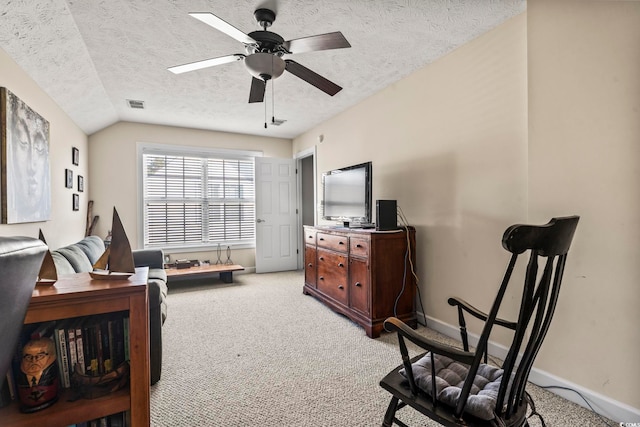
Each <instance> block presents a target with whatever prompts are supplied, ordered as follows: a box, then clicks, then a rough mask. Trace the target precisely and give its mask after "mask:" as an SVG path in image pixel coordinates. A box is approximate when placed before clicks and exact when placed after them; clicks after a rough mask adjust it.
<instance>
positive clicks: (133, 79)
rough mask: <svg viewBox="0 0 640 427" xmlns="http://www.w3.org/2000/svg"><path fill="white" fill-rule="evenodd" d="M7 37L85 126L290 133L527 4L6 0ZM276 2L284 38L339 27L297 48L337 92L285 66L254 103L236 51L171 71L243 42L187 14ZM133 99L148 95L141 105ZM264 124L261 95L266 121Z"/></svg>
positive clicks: (6, 44) (248, 17) (0, 35)
mask: <svg viewBox="0 0 640 427" xmlns="http://www.w3.org/2000/svg"><path fill="white" fill-rule="evenodd" d="M2 3H4V5H3V7H2V8H1V9H0V21H1V23H2V25H0V47H1V48H2V49H3V50H4V51H5V52H7V54H8V55H9V56H11V58H13V60H14V61H15V62H16V63H18V65H20V66H21V67H22V69H24V70H25V71H26V72H27V74H29V76H31V78H33V79H34V80H35V81H36V82H37V83H38V85H39V86H40V87H41V88H43V90H44V91H45V92H47V93H48V94H49V95H50V96H51V97H52V98H53V99H54V100H55V101H56V102H57V103H58V104H59V105H60V107H61V108H62V109H63V110H64V111H65V112H66V113H67V114H68V115H69V116H70V117H71V118H72V119H73V120H74V121H75V122H76V123H77V124H78V126H79V127H80V128H81V129H82V130H84V132H86V133H87V134H92V133H94V132H96V131H98V130H100V129H102V128H104V127H106V126H109V125H111V124H113V123H115V122H117V121H132V122H141V123H154V124H164V125H173V126H184V127H190V128H198V129H211V130H220V131H228V132H239V133H247V134H255V135H265V136H273V137H284V138H293V137H295V136H297V135H299V134H301V133H303V132H305V131H306V130H308V129H310V128H312V127H313V126H315V125H317V124H318V123H321V122H323V121H325V120H327V119H329V118H330V117H332V116H334V115H336V114H338V113H340V112H341V111H344V110H346V109H347V108H349V107H351V106H352V105H355V104H357V103H358V102H360V101H362V100H363V99H365V98H367V97H369V96H371V95H373V94H374V93H376V92H379V91H380V90H382V89H383V88H385V87H387V86H389V85H390V84H392V83H394V82H396V81H398V80H400V79H401V78H403V77H405V76H407V75H408V74H410V73H411V72H413V71H415V70H416V69H419V68H421V67H423V66H425V65H426V64H428V63H430V62H432V61H434V60H436V59H437V58H439V57H441V56H442V55H445V54H446V53H448V52H450V51H452V50H453V49H455V48H456V47H458V46H460V45H462V44H464V43H466V42H468V41H470V40H472V39H474V38H476V37H478V36H479V35H481V34H483V33H485V32H486V31H488V30H490V29H492V28H494V27H496V26H498V25H500V24H501V23H502V22H504V21H505V20H507V19H509V18H511V17H513V16H515V15H517V14H519V13H521V12H523V11H524V10H525V9H526V0H349V1H344V0H308V1H303V0H277V1H275V0H266V1H265V0H262V1H260V0H235V1H229V0H2ZM265 6H267V7H270V8H272V9H275V10H276V12H277V17H276V21H275V22H274V24H273V26H272V27H271V28H270V31H273V32H275V33H278V34H280V35H281V36H282V37H283V38H284V39H285V40H290V39H295V38H300V37H306V36H311V35H316V34H322V33H329V32H333V31H341V32H342V33H343V34H344V36H345V37H346V39H347V40H348V41H349V42H350V43H351V46H352V47H351V48H348V49H336V50H327V51H318V52H309V53H301V54H298V55H293V56H291V59H294V60H295V61H297V62H299V63H301V64H302V65H304V66H306V67H308V68H310V69H312V70H313V71H315V72H317V73H318V74H320V75H322V76H323V77H326V78H327V79H329V80H331V81H333V82H335V83H337V84H338V85H340V86H342V87H343V90H342V91H341V92H339V93H338V94H336V95H335V96H333V97H331V96H328V95H326V94H325V93H324V92H321V91H320V90H318V89H316V88H315V87H313V86H311V85H309V84H308V83H306V82H304V81H302V80H300V79H299V78H297V77H295V76H293V75H291V74H290V73H287V72H285V73H284V74H283V75H282V77H280V78H278V79H276V80H275V81H274V85H275V89H274V94H275V95H274V96H273V97H272V94H271V85H269V86H268V89H267V93H266V97H265V101H266V102H265V103H256V104H249V103H248V102H247V101H248V98H249V87H250V83H251V76H250V75H249V73H248V72H247V70H246V69H245V68H244V64H243V63H242V62H241V61H238V62H233V63H228V64H224V65H219V66H216V67H212V68H207V69H202V70H198V71H192V72H189V73H185V74H180V75H175V74H173V73H171V72H169V71H167V67H170V66H174V65H180V64H184V63H188V62H194V61H198V60H202V59H208V58H214V57H218V56H224V55H229V54H233V53H245V52H244V47H243V46H242V44H241V43H240V42H238V41H236V40H234V39H233V38H231V37H229V36H227V35H225V34H223V33H221V32H219V31H217V30H215V29H213V28H211V27H209V26H207V25H205V24H203V23H202V22H200V21H198V20H196V19H194V18H192V17H190V16H189V15H188V13H189V12H212V13H214V14H215V15H217V16H218V17H220V18H222V19H224V20H225V21H227V22H228V23H230V24H232V25H233V26H235V27H236V28H238V29H240V30H241V31H243V32H245V33H249V32H251V31H254V30H258V29H259V27H258V25H257V23H256V22H255V19H254V18H253V11H254V10H255V9H256V8H258V7H265ZM127 99H133V100H142V101H144V102H145V109H144V110H134V109H131V108H129V106H128V103H127V101H126V100H127ZM272 105H275V117H276V118H277V119H281V120H286V122H285V123H284V124H282V125H281V126H271V125H270V126H269V127H268V128H267V129H265V128H264V120H265V106H266V107H267V116H268V121H271V116H272Z"/></svg>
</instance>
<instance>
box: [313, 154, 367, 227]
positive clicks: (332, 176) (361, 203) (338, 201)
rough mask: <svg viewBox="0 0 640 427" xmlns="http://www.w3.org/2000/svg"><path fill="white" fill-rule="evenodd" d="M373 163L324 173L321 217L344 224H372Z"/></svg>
mask: <svg viewBox="0 0 640 427" xmlns="http://www.w3.org/2000/svg"><path fill="white" fill-rule="evenodd" d="M371 187H372V166H371V162H366V163H361V164H358V165H353V166H347V167H344V168H340V169H334V170H332V171H329V172H325V173H323V174H322V195H323V199H322V218H323V219H326V220H329V221H339V222H341V223H342V224H341V225H343V226H345V227H349V226H351V227H359V226H363V225H369V224H370V223H371Z"/></svg>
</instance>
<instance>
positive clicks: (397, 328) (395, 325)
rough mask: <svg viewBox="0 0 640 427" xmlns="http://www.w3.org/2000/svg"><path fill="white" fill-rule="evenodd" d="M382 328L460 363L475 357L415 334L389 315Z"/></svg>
mask: <svg viewBox="0 0 640 427" xmlns="http://www.w3.org/2000/svg"><path fill="white" fill-rule="evenodd" d="M384 328H385V329H386V330H387V331H389V332H397V333H398V334H399V335H401V336H403V337H405V338H406V339H408V340H409V341H411V342H412V343H414V344H415V345H417V346H419V347H421V348H423V349H425V350H428V351H431V352H433V353H436V354H440V355H442V356H446V357H449V358H450V359H454V360H457V361H459V362H461V363H465V364H469V365H470V364H471V363H472V362H473V360H474V358H475V353H472V352H469V351H463V350H460V349H458V348H455V347H451V346H449V345H446V344H442V343H439V342H437V341H433V340H430V339H429V338H427V337H424V336H422V335H419V334H417V333H416V332H415V331H414V330H413V329H411V328H410V327H409V326H408V325H407V324H405V323H404V322H403V321H402V320H400V319H398V318H396V317H389V318H388V319H386V320H385V321H384Z"/></svg>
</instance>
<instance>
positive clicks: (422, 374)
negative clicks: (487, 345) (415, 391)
mask: <svg viewBox="0 0 640 427" xmlns="http://www.w3.org/2000/svg"><path fill="white" fill-rule="evenodd" d="M434 360H435V368H436V369H435V371H436V399H437V400H438V401H440V402H442V403H444V404H446V405H449V406H451V407H455V406H456V405H457V403H458V399H459V398H460V393H461V392H462V387H463V386H464V380H465V378H466V377H467V373H468V372H469V366H467V365H464V364H462V363H460V362H457V361H455V360H453V359H450V358H448V357H445V356H441V355H437V354H434ZM411 366H412V369H413V377H414V379H415V382H416V385H417V386H418V387H419V388H420V389H421V390H422V391H424V392H425V393H427V394H428V395H430V396H431V395H432V394H431V355H430V353H426V354H425V355H424V357H422V358H420V359H419V360H418V361H416V362H415V363H413V365H411ZM400 373H401V374H402V375H404V376H405V377H406V375H405V370H404V369H402V370H401V371H400ZM502 373H503V371H502V369H500V368H497V367H495V366H490V365H485V364H481V365H480V367H479V368H478V373H477V374H476V377H475V379H474V380H473V386H472V387H471V392H470V393H469V397H468V398H467V403H466V405H465V407H464V412H466V413H468V414H470V415H473V416H475V417H478V418H480V419H483V420H492V419H494V418H495V408H496V400H497V398H498V389H499V388H500V383H501V381H502Z"/></svg>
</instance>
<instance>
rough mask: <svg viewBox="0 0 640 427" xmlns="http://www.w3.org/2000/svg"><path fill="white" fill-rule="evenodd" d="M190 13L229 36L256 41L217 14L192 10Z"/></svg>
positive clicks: (246, 40)
mask: <svg viewBox="0 0 640 427" xmlns="http://www.w3.org/2000/svg"><path fill="white" fill-rule="evenodd" d="M189 15H191V16H193V17H194V18H196V19H197V20H199V21H202V22H204V23H205V24H207V25H210V26H212V27H213V28H215V29H216V30H218V31H222V32H223V33H225V34H226V35H228V36H229V37H233V38H234V39H236V40H238V41H239V42H240V43H244V44H253V43H256V41H255V40H254V39H252V38H251V37H249V36H248V35H247V34H245V33H243V32H242V31H240V30H239V29H237V28H236V27H234V26H233V25H231V24H229V23H228V22H226V21H223V20H222V19H220V18H218V17H217V16H216V15H214V14H213V13H211V12H192V13H190V14H189Z"/></svg>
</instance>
